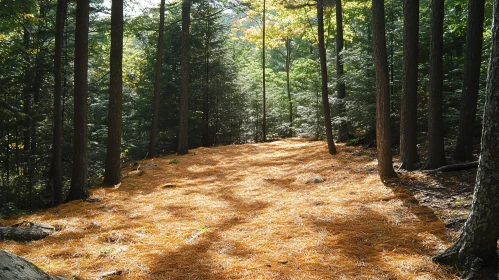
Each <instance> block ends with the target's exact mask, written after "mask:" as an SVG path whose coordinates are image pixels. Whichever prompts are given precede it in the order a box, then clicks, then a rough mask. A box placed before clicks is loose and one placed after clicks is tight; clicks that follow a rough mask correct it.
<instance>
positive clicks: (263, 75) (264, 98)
mask: <svg viewBox="0 0 499 280" xmlns="http://www.w3.org/2000/svg"><path fill="white" fill-rule="evenodd" d="M262 26H263V29H262V82H263V119H262V132H263V133H262V137H263V139H262V141H263V142H265V141H267V88H266V83H265V0H263V15H262Z"/></svg>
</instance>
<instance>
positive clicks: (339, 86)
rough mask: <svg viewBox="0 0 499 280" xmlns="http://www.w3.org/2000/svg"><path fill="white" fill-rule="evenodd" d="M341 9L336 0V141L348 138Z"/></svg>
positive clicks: (339, 0) (339, 3)
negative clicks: (337, 108) (337, 102)
mask: <svg viewBox="0 0 499 280" xmlns="http://www.w3.org/2000/svg"><path fill="white" fill-rule="evenodd" d="M342 52H343V9H342V6H341V0H336V91H337V97H338V99H339V100H340V106H339V110H338V113H339V116H340V117H341V121H340V124H339V126H338V142H345V141H347V139H348V127H347V123H346V121H345V120H344V119H345V103H344V102H343V99H344V98H345V96H346V89H345V81H344V80H343V72H344V70H343V57H342Z"/></svg>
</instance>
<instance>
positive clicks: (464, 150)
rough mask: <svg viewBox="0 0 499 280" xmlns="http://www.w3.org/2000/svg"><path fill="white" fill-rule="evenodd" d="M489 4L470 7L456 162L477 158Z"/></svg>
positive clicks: (473, 2) (478, 1)
mask: <svg viewBox="0 0 499 280" xmlns="http://www.w3.org/2000/svg"><path fill="white" fill-rule="evenodd" d="M484 6H485V0H470V1H469V6H468V32H467V35H466V56H465V62H464V74H463V90H462V97H461V114H460V117H459V129H458V135H457V143H456V149H455V150H454V159H456V160H470V159H472V157H473V135H474V134H475V133H474V130H475V119H476V107H477V101H478V88H479V86H480V64H481V62H482V57H481V54H482V42H483V18H484Z"/></svg>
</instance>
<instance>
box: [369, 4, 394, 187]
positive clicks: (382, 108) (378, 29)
mask: <svg viewBox="0 0 499 280" xmlns="http://www.w3.org/2000/svg"><path fill="white" fill-rule="evenodd" d="M384 6H385V3H384V0H373V1H372V26H373V43H374V67H375V71H376V144H377V145H376V146H377V157H378V173H379V176H380V177H381V179H384V178H388V177H396V176H397V174H396V173H395V171H394V170H393V164H392V150H391V149H392V141H391V134H390V81H389V76H388V60H387V53H386V37H385V11H384Z"/></svg>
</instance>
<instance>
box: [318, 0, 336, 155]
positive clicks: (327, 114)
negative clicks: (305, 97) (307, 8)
mask: <svg viewBox="0 0 499 280" xmlns="http://www.w3.org/2000/svg"><path fill="white" fill-rule="evenodd" d="M317 32H318V34H317V37H318V40H319V58H320V61H321V77H322V83H321V85H322V110H323V113H324V126H325V127H326V137H327V147H328V149H329V154H331V155H334V154H336V146H335V145H334V139H333V127H332V125H331V110H330V109H329V93H328V88H327V62H326V48H325V45H324V0H317Z"/></svg>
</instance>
